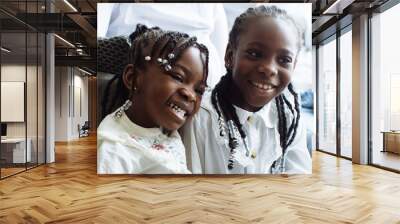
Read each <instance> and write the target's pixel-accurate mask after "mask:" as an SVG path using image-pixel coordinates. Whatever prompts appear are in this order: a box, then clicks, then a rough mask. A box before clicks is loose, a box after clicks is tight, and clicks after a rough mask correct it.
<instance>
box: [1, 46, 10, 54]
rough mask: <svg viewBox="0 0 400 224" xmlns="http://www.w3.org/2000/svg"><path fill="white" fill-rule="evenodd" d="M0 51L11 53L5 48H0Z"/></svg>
mask: <svg viewBox="0 0 400 224" xmlns="http://www.w3.org/2000/svg"><path fill="white" fill-rule="evenodd" d="M1 50H2V51H4V52H6V53H10V52H11V51H10V50H8V49H7V48H5V47H1Z"/></svg>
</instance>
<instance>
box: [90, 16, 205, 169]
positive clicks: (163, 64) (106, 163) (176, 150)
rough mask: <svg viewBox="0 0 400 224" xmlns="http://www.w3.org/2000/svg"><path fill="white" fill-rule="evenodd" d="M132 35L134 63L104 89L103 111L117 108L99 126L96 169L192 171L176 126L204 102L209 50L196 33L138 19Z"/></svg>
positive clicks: (132, 60) (131, 60)
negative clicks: (113, 93) (114, 93)
mask: <svg viewBox="0 0 400 224" xmlns="http://www.w3.org/2000/svg"><path fill="white" fill-rule="evenodd" d="M129 39H130V42H131V48H130V52H129V63H130V64H128V65H127V66H126V67H125V70H124V72H123V74H122V75H119V76H116V77H115V78H114V79H112V80H111V81H110V83H109V85H108V88H107V89H108V91H107V92H106V94H105V96H106V99H108V100H106V101H108V102H104V105H107V108H105V111H110V109H111V110H114V109H115V108H117V109H116V110H115V111H114V112H112V113H111V114H109V115H108V116H106V117H105V119H104V120H103V121H102V122H101V124H100V126H99V128H98V173H99V174H168V173H183V174H184V173H189V171H188V170H187V166H186V158H185V149H184V146H183V144H182V141H181V138H180V136H179V134H178V133H177V131H176V130H177V129H178V128H180V127H181V126H182V125H183V124H184V123H185V122H186V120H188V119H190V118H191V117H192V116H193V115H194V114H195V113H196V112H197V111H198V109H199V107H200V101H201V97H202V94H203V92H204V89H205V86H206V79H207V74H208V66H207V65H208V50H207V48H206V47H205V46H204V45H202V44H199V43H198V42H197V41H196V38H195V37H189V36H188V35H187V34H184V33H179V32H169V31H163V30H161V29H160V28H158V27H153V28H147V27H146V26H144V25H140V24H139V25H138V26H137V28H136V30H135V32H133V33H132V34H131V35H130V37H129ZM111 87H114V89H117V92H116V95H115V96H114V97H113V98H111V99H110V98H109V97H108V96H109V95H110V88H111ZM124 101H125V103H123V105H121V104H122V103H121V102H124Z"/></svg>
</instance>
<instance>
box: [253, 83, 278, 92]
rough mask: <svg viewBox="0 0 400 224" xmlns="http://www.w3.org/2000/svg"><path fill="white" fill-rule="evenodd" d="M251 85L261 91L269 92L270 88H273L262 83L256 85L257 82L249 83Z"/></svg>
mask: <svg viewBox="0 0 400 224" xmlns="http://www.w3.org/2000/svg"><path fill="white" fill-rule="evenodd" d="M251 84H253V85H254V86H255V87H257V88H259V89H263V90H271V89H272V88H274V87H273V86H272V85H269V84H262V83H258V82H251Z"/></svg>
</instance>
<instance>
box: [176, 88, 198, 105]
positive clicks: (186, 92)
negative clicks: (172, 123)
mask: <svg viewBox="0 0 400 224" xmlns="http://www.w3.org/2000/svg"><path fill="white" fill-rule="evenodd" d="M180 94H181V96H182V97H184V98H185V100H187V101H188V102H194V101H196V93H195V92H194V91H193V90H190V89H188V88H181V89H180Z"/></svg>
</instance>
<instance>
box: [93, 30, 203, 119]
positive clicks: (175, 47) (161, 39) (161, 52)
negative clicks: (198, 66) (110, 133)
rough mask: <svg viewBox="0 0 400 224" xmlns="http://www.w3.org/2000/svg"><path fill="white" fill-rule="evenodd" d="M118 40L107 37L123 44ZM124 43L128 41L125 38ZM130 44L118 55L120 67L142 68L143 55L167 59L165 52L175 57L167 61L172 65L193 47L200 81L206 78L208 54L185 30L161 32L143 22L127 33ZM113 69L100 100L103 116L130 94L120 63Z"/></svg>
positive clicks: (144, 65) (119, 104)
mask: <svg viewBox="0 0 400 224" xmlns="http://www.w3.org/2000/svg"><path fill="white" fill-rule="evenodd" d="M119 39H120V38H119ZM119 39H118V38H115V39H109V41H114V43H115V44H119V45H124V44H123V43H121V42H120V41H116V40H119ZM125 43H126V44H127V42H126V41H125ZM129 43H130V46H129V45H127V48H125V49H126V50H121V51H120V54H121V55H124V56H125V57H126V58H127V62H126V64H124V65H123V66H122V67H125V66H126V65H127V64H132V65H133V67H135V68H138V69H143V70H144V69H146V65H147V64H148V63H146V61H145V57H146V56H150V57H151V58H167V57H168V55H170V54H173V55H174V57H172V58H169V60H168V61H169V65H170V66H173V65H174V64H175V63H176V61H177V60H178V59H179V58H180V56H181V55H182V53H183V52H184V51H185V50H186V49H187V48H189V47H196V48H198V49H199V51H200V54H201V58H202V61H203V67H204V69H203V82H206V80H207V76H208V60H209V53H208V50H207V47H206V46H204V45H203V44H200V43H198V42H197V39H196V37H190V36H189V35H188V34H186V33H181V32H175V31H164V30H162V29H160V28H159V27H152V28H148V27H147V26H145V25H142V24H138V25H137V26H136V30H135V31H134V32H133V33H132V34H130V35H129ZM100 58H101V57H100ZM100 64H101V63H100ZM115 66H117V65H115ZM114 71H117V72H118V73H116V75H115V76H114V77H113V78H112V79H111V80H110V81H109V82H108V83H107V86H106V89H105V93H104V97H103V101H102V107H103V111H102V117H103V118H104V117H105V116H106V115H107V114H109V113H112V112H113V111H114V110H116V109H117V108H119V107H120V106H121V105H122V104H123V103H124V102H125V101H126V100H127V99H128V97H129V90H128V89H127V88H126V87H125V85H124V82H123V79H122V76H123V72H122V70H121V68H120V65H119V67H118V69H114Z"/></svg>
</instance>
